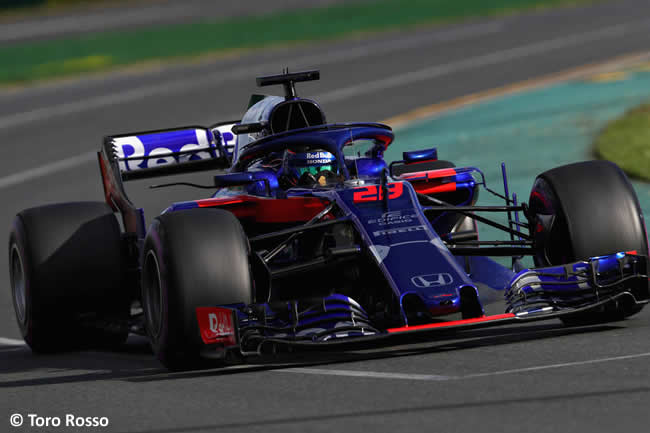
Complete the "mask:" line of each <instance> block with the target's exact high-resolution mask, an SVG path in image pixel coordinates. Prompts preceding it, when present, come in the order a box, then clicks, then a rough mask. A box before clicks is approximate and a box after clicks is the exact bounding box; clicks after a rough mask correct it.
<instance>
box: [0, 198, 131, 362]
mask: <svg viewBox="0 0 650 433" xmlns="http://www.w3.org/2000/svg"><path fill="white" fill-rule="evenodd" d="M123 268H124V267H123V263H122V259H121V242H120V227H119V224H118V223H117V220H116V219H115V216H114V215H113V212H112V210H111V209H110V208H109V207H108V206H107V205H106V204H105V203H101V202H78V203H61V204H54V205H49V206H41V207H36V208H31V209H26V210H24V211H22V212H20V213H18V215H16V217H15V219H14V222H13V227H12V230H11V233H10V235H9V278H10V282H11V290H12V299H13V303H14V310H15V312H16V320H17V322H18V326H19V328H20V331H21V333H22V335H23V338H24V339H25V342H26V343H27V344H28V345H29V346H30V348H31V349H32V350H33V351H34V352H56V351H63V350H71V349H78V348H80V347H83V346H88V345H93V346H95V345H111V346H112V345H115V344H119V343H122V342H124V340H125V339H126V337H127V335H128V326H122V327H110V329H108V328H109V327H104V328H99V329H97V328H95V329H89V328H84V326H82V324H85V323H89V322H93V321H94V322H95V323H108V322H110V321H112V320H114V319H121V320H123V321H124V322H125V323H126V319H127V318H128V314H129V313H130V301H131V297H130V293H129V292H128V290H125V289H124V287H125V284H124V281H123V278H122V275H123Z"/></svg>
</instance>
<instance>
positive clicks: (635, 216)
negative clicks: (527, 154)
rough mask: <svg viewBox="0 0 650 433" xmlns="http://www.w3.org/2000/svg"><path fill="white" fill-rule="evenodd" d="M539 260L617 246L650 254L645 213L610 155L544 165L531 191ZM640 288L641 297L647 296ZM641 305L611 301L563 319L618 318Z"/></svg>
mask: <svg viewBox="0 0 650 433" xmlns="http://www.w3.org/2000/svg"><path fill="white" fill-rule="evenodd" d="M530 210H531V211H532V213H533V215H534V220H533V228H534V229H535V233H536V235H535V236H536V239H535V243H536V245H537V246H538V248H537V254H536V256H535V264H536V265H537V266H542V267H543V266H552V265H561V264H565V263H571V262H575V261H578V260H587V259H589V258H590V257H595V256H602V255H607V254H612V253H616V252H621V251H636V252H637V253H638V254H639V255H648V242H647V237H646V229H645V223H644V219H643V213H642V211H641V207H640V206H639V201H638V199H637V196H636V193H635V191H634V188H633V187H632V185H631V184H630V182H629V180H628V179H627V176H626V175H625V173H624V172H623V171H622V170H621V169H620V168H619V167H618V166H617V165H616V164H614V163H612V162H609V161H586V162H578V163H575V164H569V165H565V166H561V167H557V168H554V169H551V170H548V171H546V172H544V173H542V174H540V175H539V176H538V177H537V179H536V180H535V184H534V185H533V189H532V192H531V196H530ZM647 290H648V288H647V287H645V293H640V294H639V296H640V297H644V296H647V294H648V293H647ZM641 309H642V306H639V305H631V304H625V303H623V304H618V305H609V306H607V307H606V308H605V309H604V311H595V312H589V313H585V314H584V315H581V316H576V317H572V318H569V319H566V320H565V322H566V323H570V324H576V323H585V322H605V321H611V320H620V319H622V318H624V317H628V316H631V315H632V314H635V313H638V312H639V311H641Z"/></svg>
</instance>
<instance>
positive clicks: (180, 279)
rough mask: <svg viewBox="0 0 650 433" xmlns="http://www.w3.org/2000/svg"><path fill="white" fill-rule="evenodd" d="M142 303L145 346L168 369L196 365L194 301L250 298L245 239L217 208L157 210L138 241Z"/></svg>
mask: <svg viewBox="0 0 650 433" xmlns="http://www.w3.org/2000/svg"><path fill="white" fill-rule="evenodd" d="M143 251H144V256H143V267H142V305H143V310H144V315H145V328H146V330H147V334H148V335H149V340H150V343H151V347H152V349H153V351H154V354H155V355H156V357H157V358H158V359H159V360H160V362H161V363H162V364H163V365H164V366H165V367H167V368H168V369H170V370H175V371H179V370H189V369H195V368H201V367H203V366H204V365H206V363H205V362H204V361H203V360H202V358H201V354H200V351H201V349H202V348H203V347H205V345H204V344H203V342H202V340H201V338H200V332H199V326H198V323H197V318H196V308H197V307H209V306H216V305H224V304H237V303H245V304H250V303H251V302H252V299H253V281H252V277H251V272H250V264H249V244H248V239H247V237H246V235H245V233H244V230H243V229H242V227H241V224H240V223H239V221H238V220H237V218H236V217H235V216H234V215H233V214H232V213H230V212H227V211H224V210H220V209H188V210H180V211H175V212H169V213H165V214H162V215H160V216H158V217H157V218H156V219H155V220H154V221H153V223H152V225H151V228H150V230H149V233H148V234H147V237H146V239H145V243H144V250H143Z"/></svg>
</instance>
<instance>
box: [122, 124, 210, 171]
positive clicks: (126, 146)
mask: <svg viewBox="0 0 650 433" xmlns="http://www.w3.org/2000/svg"><path fill="white" fill-rule="evenodd" d="M209 135H210V136H211V134H208V131H207V130H205V129H179V130H173V131H165V132H155V133H150V134H141V135H131V136H127V137H113V138H112V144H113V149H115V152H116V154H117V157H118V163H119V166H120V170H121V171H123V172H124V171H134V170H140V169H145V168H150V167H156V166H160V165H169V164H178V163H183V162H186V161H194V160H199V159H210V158H217V157H219V156H220V155H219V152H218V150H217V148H216V147H215V146H214V143H213V142H211V140H210V138H209Z"/></svg>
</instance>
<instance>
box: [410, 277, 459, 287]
mask: <svg viewBox="0 0 650 433" xmlns="http://www.w3.org/2000/svg"><path fill="white" fill-rule="evenodd" d="M453 282H454V277H452V276H451V274H448V273H441V274H428V275H418V276H417V277H413V278H411V283H413V285H414V286H415V287H420V288H427V287H441V286H448V285H449V284H451V283H453Z"/></svg>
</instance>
